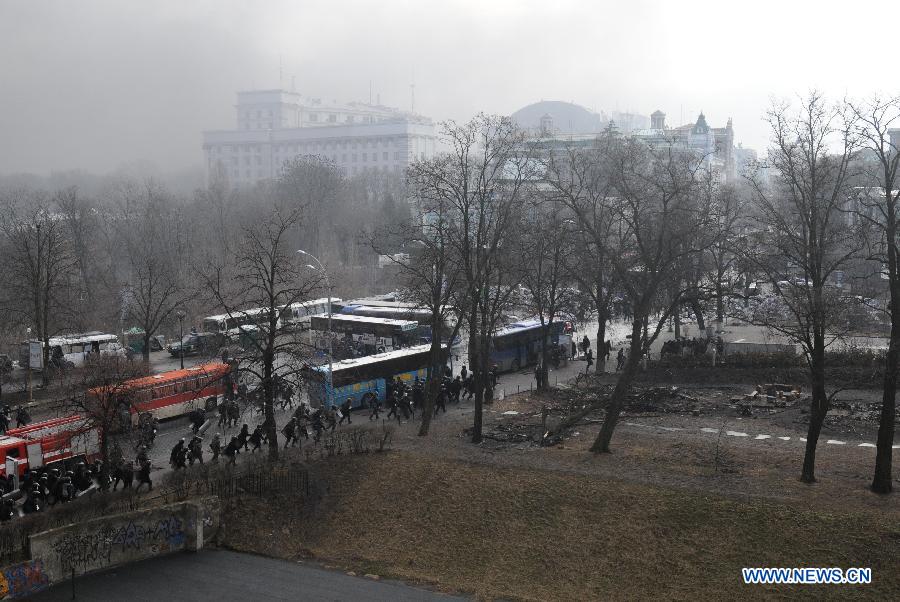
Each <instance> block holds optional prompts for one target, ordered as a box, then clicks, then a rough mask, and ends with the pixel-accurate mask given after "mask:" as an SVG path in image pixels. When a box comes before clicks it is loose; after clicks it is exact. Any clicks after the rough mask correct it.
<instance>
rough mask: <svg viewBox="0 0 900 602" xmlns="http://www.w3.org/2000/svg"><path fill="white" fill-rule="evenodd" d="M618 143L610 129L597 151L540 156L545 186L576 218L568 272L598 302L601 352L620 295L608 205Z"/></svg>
mask: <svg viewBox="0 0 900 602" xmlns="http://www.w3.org/2000/svg"><path fill="white" fill-rule="evenodd" d="M616 143H617V141H616V136H615V133H614V131H613V130H612V129H607V130H605V131H604V132H603V133H602V135H601V136H599V137H598V138H597V140H596V141H595V143H594V144H593V145H590V146H583V145H580V146H575V145H567V146H565V147H564V148H562V149H559V150H558V149H552V148H551V149H549V150H547V151H545V152H543V153H541V154H542V156H543V160H542V162H543V167H544V174H545V176H544V177H545V181H546V183H547V184H548V185H549V186H550V188H551V189H552V190H553V198H554V199H555V200H557V201H558V202H559V203H560V204H561V205H563V206H567V207H568V208H569V209H570V210H571V212H572V213H573V214H574V215H575V216H576V218H577V219H576V220H575V223H574V224H572V227H571V228H570V229H569V230H570V233H569V236H571V238H572V242H573V244H572V252H571V253H570V254H569V255H568V257H567V258H566V267H567V269H568V273H569V275H570V277H571V278H572V279H573V280H575V281H576V282H578V284H579V287H580V289H581V291H582V292H584V293H587V294H588V296H589V297H590V299H591V301H592V302H593V306H594V312H595V313H596V315H597V346H598V348H602V346H603V345H604V344H605V341H606V323H607V322H608V321H609V318H610V306H611V300H612V298H613V294H614V290H615V270H614V269H613V267H612V264H611V262H610V261H611V257H612V255H611V254H610V253H612V252H614V251H615V249H613V248H612V246H611V245H612V240H613V224H614V221H613V219H612V207H611V205H610V203H609V198H610V197H611V196H612V195H613V180H612V178H611V177H610V176H609V174H610V169H609V168H610V166H609V161H610V160H611V150H612V147H613V145H614V144H616ZM576 207H577V209H576ZM598 360H599V358H598ZM596 370H597V371H598V372H602V371H603V370H604V364H603V363H601V362H600V361H598V362H597V367H596Z"/></svg>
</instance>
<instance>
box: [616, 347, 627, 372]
mask: <svg viewBox="0 0 900 602" xmlns="http://www.w3.org/2000/svg"><path fill="white" fill-rule="evenodd" d="M624 366H625V349H624V348H621V347H620V348H619V354H618V355H617V356H616V372H618V371H619V370H621V369H622V368H623V367H624Z"/></svg>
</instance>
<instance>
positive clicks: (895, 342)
mask: <svg viewBox="0 0 900 602" xmlns="http://www.w3.org/2000/svg"><path fill="white" fill-rule="evenodd" d="M849 106H850V110H851V111H852V112H853V114H854V116H855V118H856V132H857V134H858V135H859V137H860V139H861V144H862V146H863V148H864V149H865V152H866V154H867V155H868V157H867V158H868V160H866V161H862V162H861V163H862V164H863V165H864V166H865V167H864V169H865V174H864V176H865V177H864V180H863V182H864V183H865V187H863V188H862V189H860V190H858V191H857V193H856V194H855V195H854V197H853V199H854V201H856V203H857V207H856V208H855V211H854V215H855V216H856V217H857V219H859V220H860V224H861V225H862V226H863V227H865V228H866V230H867V231H869V232H871V233H873V234H874V236H872V237H871V238H870V240H869V243H868V245H867V251H868V256H869V258H870V259H872V260H874V261H876V262H877V265H878V267H879V272H880V273H881V274H884V275H885V276H887V284H888V293H889V299H890V302H889V303H888V307H887V312H888V314H889V315H890V320H891V335H890V340H889V342H888V349H887V353H886V354H885V365H884V383H883V393H882V398H881V417H880V421H879V425H878V441H877V443H876V447H877V449H876V452H875V473H874V476H873V478H872V490H873V491H875V492H876V493H890V492H891V489H892V485H891V482H892V480H893V479H892V477H891V472H892V470H891V461H892V456H893V451H892V447H893V443H894V430H895V426H894V425H895V422H896V416H897V399H896V398H897V380H898V379H897V376H898V371H900V263H898V262H900V248H898V236H900V172H898V167H900V152H898V151H900V149H898V144H900V129H897V125H898V124H900V99H897V98H889V99H884V98H879V97H877V96H876V97H874V98H872V99H871V100H869V101H868V102H865V103H850V105H849Z"/></svg>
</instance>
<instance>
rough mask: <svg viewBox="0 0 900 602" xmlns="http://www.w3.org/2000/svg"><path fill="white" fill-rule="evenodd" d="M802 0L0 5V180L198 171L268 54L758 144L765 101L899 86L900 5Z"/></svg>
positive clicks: (480, 106)
mask: <svg viewBox="0 0 900 602" xmlns="http://www.w3.org/2000/svg"><path fill="white" fill-rule="evenodd" d="M793 4H796V6H793ZM810 4H813V3H810ZM814 4H815V6H816V7H817V11H815V12H818V13H822V14H815V13H814V11H808V10H807V9H808V8H809V7H808V6H806V3H804V2H797V3H788V2H755V3H740V4H739V5H737V4H731V3H728V4H725V3H720V2H677V3H676V2H662V1H659V2H633V1H632V2H627V3H625V2H606V3H604V2H590V1H581V2H575V1H553V2H527V1H509V2H497V1H485V0H482V1H481V2H465V1H457V2H426V1H423V0H419V1H413V2H391V1H382V2H362V1H359V2H348V1H342V0H330V1H322V2H314V1H304V2H295V1H294V2H291V1H286V2H281V1H268V2H230V1H221V0H216V1H212V0H210V1H192V2H182V1H172V2H168V1H154V2H126V1H122V0H113V1H70V2H61V1H60V2H39V3H36V2H11V1H6V0H3V1H2V2H0V85H2V88H0V99H2V101H0V174H9V173H14V172H20V171H31V172H38V173H46V172H49V171H51V170H60V169H72V168H83V169H88V170H92V171H108V170H112V169H115V168H116V167H118V166H120V165H121V164H123V163H131V162H135V161H139V160H146V161H151V162H153V163H155V164H156V165H158V166H159V167H160V168H162V169H165V170H181V169H184V168H187V167H191V166H196V165H199V164H200V162H201V157H202V155H201V149H200V132H201V130H203V129H213V128H229V127H232V126H233V109H232V105H233V103H234V92H235V90H238V89H247V88H253V87H259V88H274V87H278V86H279V62H281V64H282V65H283V67H282V73H283V76H282V78H281V85H282V86H283V87H285V88H290V87H291V82H292V78H294V81H295V85H296V89H297V90H298V91H300V92H302V93H306V94H310V95H316V96H322V97H327V98H336V99H338V100H352V99H359V100H368V98H369V85H370V83H369V82H370V81H371V82H372V86H373V90H374V93H375V94H376V95H378V94H380V98H381V101H382V102H383V103H385V104H391V105H394V106H401V107H403V108H409V106H410V84H411V83H412V82H415V108H416V109H417V110H418V111H420V112H422V113H424V114H426V115H430V116H432V117H434V118H435V119H437V120H441V119H446V118H455V119H465V118H467V117H469V116H471V115H472V114H473V113H475V112H477V111H480V110H483V111H487V112H492V113H503V114H508V113H511V112H512V111H515V110H516V109H517V108H519V107H521V106H523V105H526V104H529V103H531V102H535V101H537V100H541V99H558V100H570V101H574V102H577V103H579V104H583V105H585V106H588V107H590V108H595V109H597V110H600V109H606V110H611V109H616V108H618V109H620V110H625V109H631V110H635V111H639V112H642V113H644V114H649V113H650V112H652V111H653V110H654V109H657V108H660V109H662V110H663V111H665V112H666V113H667V114H668V116H669V118H668V122H669V123H670V124H672V125H677V122H679V121H680V118H681V116H682V115H683V119H684V121H688V120H692V119H693V117H694V116H695V115H696V113H697V112H698V111H700V110H701V109H702V110H704V111H705V112H706V114H707V117H708V120H709V122H710V124H711V125H713V126H719V125H724V122H725V120H726V119H727V118H728V117H729V116H731V117H733V118H734V127H735V131H736V134H737V140H738V141H739V142H743V143H744V145H745V146H751V147H756V148H759V149H762V148H763V147H764V146H765V144H764V143H765V131H766V130H765V126H764V125H763V124H762V123H761V121H760V117H761V115H762V113H763V111H764V109H765V107H766V105H767V104H768V102H769V98H770V96H772V95H775V96H786V95H787V96H791V95H793V94H795V93H802V92H804V91H805V90H806V89H807V88H808V87H811V86H816V87H819V88H821V89H823V90H824V91H826V92H827V93H829V94H830V95H832V96H836V97H840V96H842V95H843V94H845V93H847V92H849V93H851V94H854V95H857V96H859V95H865V94H868V93H870V92H871V91H873V90H876V89H877V90H882V91H884V92H887V93H891V92H893V91H895V90H896V88H897V83H896V75H895V74H894V73H893V71H892V70H891V69H887V70H886V69H885V67H888V66H890V65H893V64H895V63H896V60H895V59H894V58H893V56H892V55H891V54H890V44H892V43H893V44H894V46H896V41H895V40H893V42H892V39H893V38H895V31H894V27H895V26H896V23H897V17H898V13H900V9H898V8H896V6H897V5H894V6H895V7H894V8H889V3H887V2H871V3H867V2H856V3H854V4H853V5H852V6H848V5H847V4H846V3H841V4H839V5H838V4H835V7H834V8H833V9H832V10H828V11H826V10H824V6H825V3H823V2H815V3H814ZM850 10H852V11H853V13H852V14H849V13H850ZM826 12H827V13H828V14H827V15H826V14H824V13H826ZM807 13H809V14H807ZM279 57H281V61H279Z"/></svg>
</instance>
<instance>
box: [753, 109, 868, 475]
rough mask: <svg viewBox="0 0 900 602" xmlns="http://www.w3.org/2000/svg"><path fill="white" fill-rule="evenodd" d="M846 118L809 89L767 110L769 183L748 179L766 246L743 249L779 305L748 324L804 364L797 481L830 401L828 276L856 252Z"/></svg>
mask: <svg viewBox="0 0 900 602" xmlns="http://www.w3.org/2000/svg"><path fill="white" fill-rule="evenodd" d="M850 119H851V116H850V115H849V114H848V113H846V112H843V111H842V109H841V108H840V107H836V108H832V107H829V106H828V104H827V102H826V100H825V99H824V98H823V97H822V96H821V95H820V94H818V93H816V92H812V93H811V94H810V95H809V96H808V97H807V98H806V99H805V100H804V101H803V104H802V106H801V107H800V108H799V110H798V111H797V112H796V113H793V112H792V111H791V108H790V107H789V106H788V105H786V104H781V105H775V106H774V107H773V108H772V109H771V110H770V111H769V113H768V121H769V125H770V128H771V131H772V137H773V148H772V150H771V151H770V153H769V161H770V162H771V166H770V167H771V168H772V169H774V170H775V184H774V186H772V187H771V188H767V187H766V186H765V185H764V184H763V183H762V182H761V181H760V180H759V178H752V179H751V182H752V184H753V187H754V191H755V200H756V209H757V212H758V216H757V220H758V223H759V227H760V229H761V230H762V231H763V232H765V233H766V234H765V242H764V244H763V245H759V246H757V247H756V248H752V249H750V250H749V253H750V258H751V260H752V261H753V263H754V264H755V265H756V267H757V268H758V269H759V270H760V271H762V272H763V273H764V274H766V276H767V278H768V279H769V280H770V281H771V282H772V286H773V288H774V289H775V291H776V292H777V294H778V296H779V299H780V303H781V304H782V307H781V308H778V311H767V312H763V311H760V312H758V313H757V314H756V315H755V316H754V317H753V321H754V322H756V323H758V324H763V325H766V326H768V327H769V328H771V329H773V330H775V331H778V332H781V333H782V334H784V335H785V336H787V337H788V338H789V339H791V340H793V341H794V342H796V343H798V344H800V345H801V346H802V347H803V350H804V353H805V355H806V360H807V364H808V366H809V373H810V380H811V385H812V386H811V388H812V396H811V400H810V414H809V430H808V433H807V438H806V439H807V441H806V452H805V454H804V458H803V469H802V471H801V476H800V478H801V480H802V481H804V482H807V483H812V482H815V480H816V477H815V463H816V445H817V443H818V439H819V434H820V433H821V431H822V425H823V424H824V422H825V416H826V414H827V412H828V406H829V402H830V399H829V397H828V395H827V393H826V383H825V358H826V356H825V348H826V346H827V345H828V344H829V343H830V342H831V340H833V339H834V338H835V337H837V336H839V335H840V333H839V332H838V329H839V328H840V327H841V325H842V324H844V323H845V319H844V316H845V315H846V310H847V304H846V299H845V298H844V297H842V296H841V295H840V294H839V293H838V292H836V291H835V290H834V289H833V288H831V287H830V286H829V279H830V278H831V277H832V276H833V275H834V273H835V272H836V271H837V270H841V269H843V266H845V265H846V264H847V263H848V262H849V260H850V259H851V258H853V257H854V256H855V255H856V254H857V253H858V252H859V250H860V237H859V236H858V232H857V231H856V230H855V229H854V228H852V227H849V226H848V224H847V223H846V222H847V220H846V215H845V211H846V209H847V205H848V201H849V196H850V189H849V186H850V183H851V181H852V172H851V169H852V161H853V158H854V152H855V150H856V148H857V140H856V136H855V134H854V132H853V130H852V126H851V121H850Z"/></svg>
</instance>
